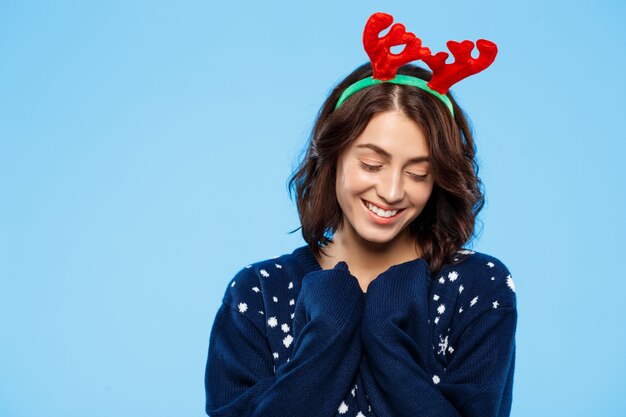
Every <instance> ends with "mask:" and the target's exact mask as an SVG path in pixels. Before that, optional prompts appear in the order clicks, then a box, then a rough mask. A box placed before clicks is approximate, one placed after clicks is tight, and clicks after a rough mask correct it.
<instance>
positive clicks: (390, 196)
mask: <svg viewBox="0 0 626 417" xmlns="http://www.w3.org/2000/svg"><path fill="white" fill-rule="evenodd" d="M376 193H377V194H378V196H379V197H380V198H381V199H383V200H384V201H385V202H386V203H388V204H389V205H390V206H391V205H393V204H396V203H398V202H400V201H402V199H403V198H404V184H403V177H402V172H400V171H398V170H392V169H389V170H385V172H384V173H383V174H382V175H381V176H380V182H379V183H378V185H377V186H376Z"/></svg>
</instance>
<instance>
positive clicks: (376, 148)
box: [356, 143, 430, 164]
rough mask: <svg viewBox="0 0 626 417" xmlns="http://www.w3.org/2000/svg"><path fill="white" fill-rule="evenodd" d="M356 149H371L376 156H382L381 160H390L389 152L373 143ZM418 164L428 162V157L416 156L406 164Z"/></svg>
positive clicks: (358, 146)
mask: <svg viewBox="0 0 626 417" xmlns="http://www.w3.org/2000/svg"><path fill="white" fill-rule="evenodd" d="M356 147H357V148H367V149H371V150H373V151H374V152H376V153H377V154H379V155H380V156H382V157H383V158H385V159H387V160H389V159H391V154H390V153H389V152H387V151H386V150H384V149H383V148H381V147H379V146H377V145H374V144H373V143H363V144H360V145H356ZM418 162H430V157H429V156H417V157H415V158H411V159H409V160H408V162H407V163H408V164H416V163H418Z"/></svg>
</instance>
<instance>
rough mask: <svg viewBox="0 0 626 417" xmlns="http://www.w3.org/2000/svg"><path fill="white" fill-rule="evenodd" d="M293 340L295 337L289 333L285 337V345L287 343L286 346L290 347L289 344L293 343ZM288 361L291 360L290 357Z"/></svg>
mask: <svg viewBox="0 0 626 417" xmlns="http://www.w3.org/2000/svg"><path fill="white" fill-rule="evenodd" d="M291 342H293V337H292V336H291V335H290V334H288V335H287V336H285V338H284V339H283V345H285V347H286V348H288V347H289V345H291ZM287 361H289V359H287Z"/></svg>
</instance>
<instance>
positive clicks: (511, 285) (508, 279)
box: [506, 275, 515, 292]
mask: <svg viewBox="0 0 626 417" xmlns="http://www.w3.org/2000/svg"><path fill="white" fill-rule="evenodd" d="M506 285H508V286H509V288H510V289H511V291H513V292H515V283H514V282H513V278H512V277H511V275H507V277H506Z"/></svg>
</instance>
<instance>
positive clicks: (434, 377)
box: [433, 375, 441, 384]
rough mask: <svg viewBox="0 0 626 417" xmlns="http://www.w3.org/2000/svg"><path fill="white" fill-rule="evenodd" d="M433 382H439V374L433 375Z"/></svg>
mask: <svg viewBox="0 0 626 417" xmlns="http://www.w3.org/2000/svg"><path fill="white" fill-rule="evenodd" d="M433 382H434V383H435V384H438V383H439V382H441V379H440V378H439V376H438V375H433Z"/></svg>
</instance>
